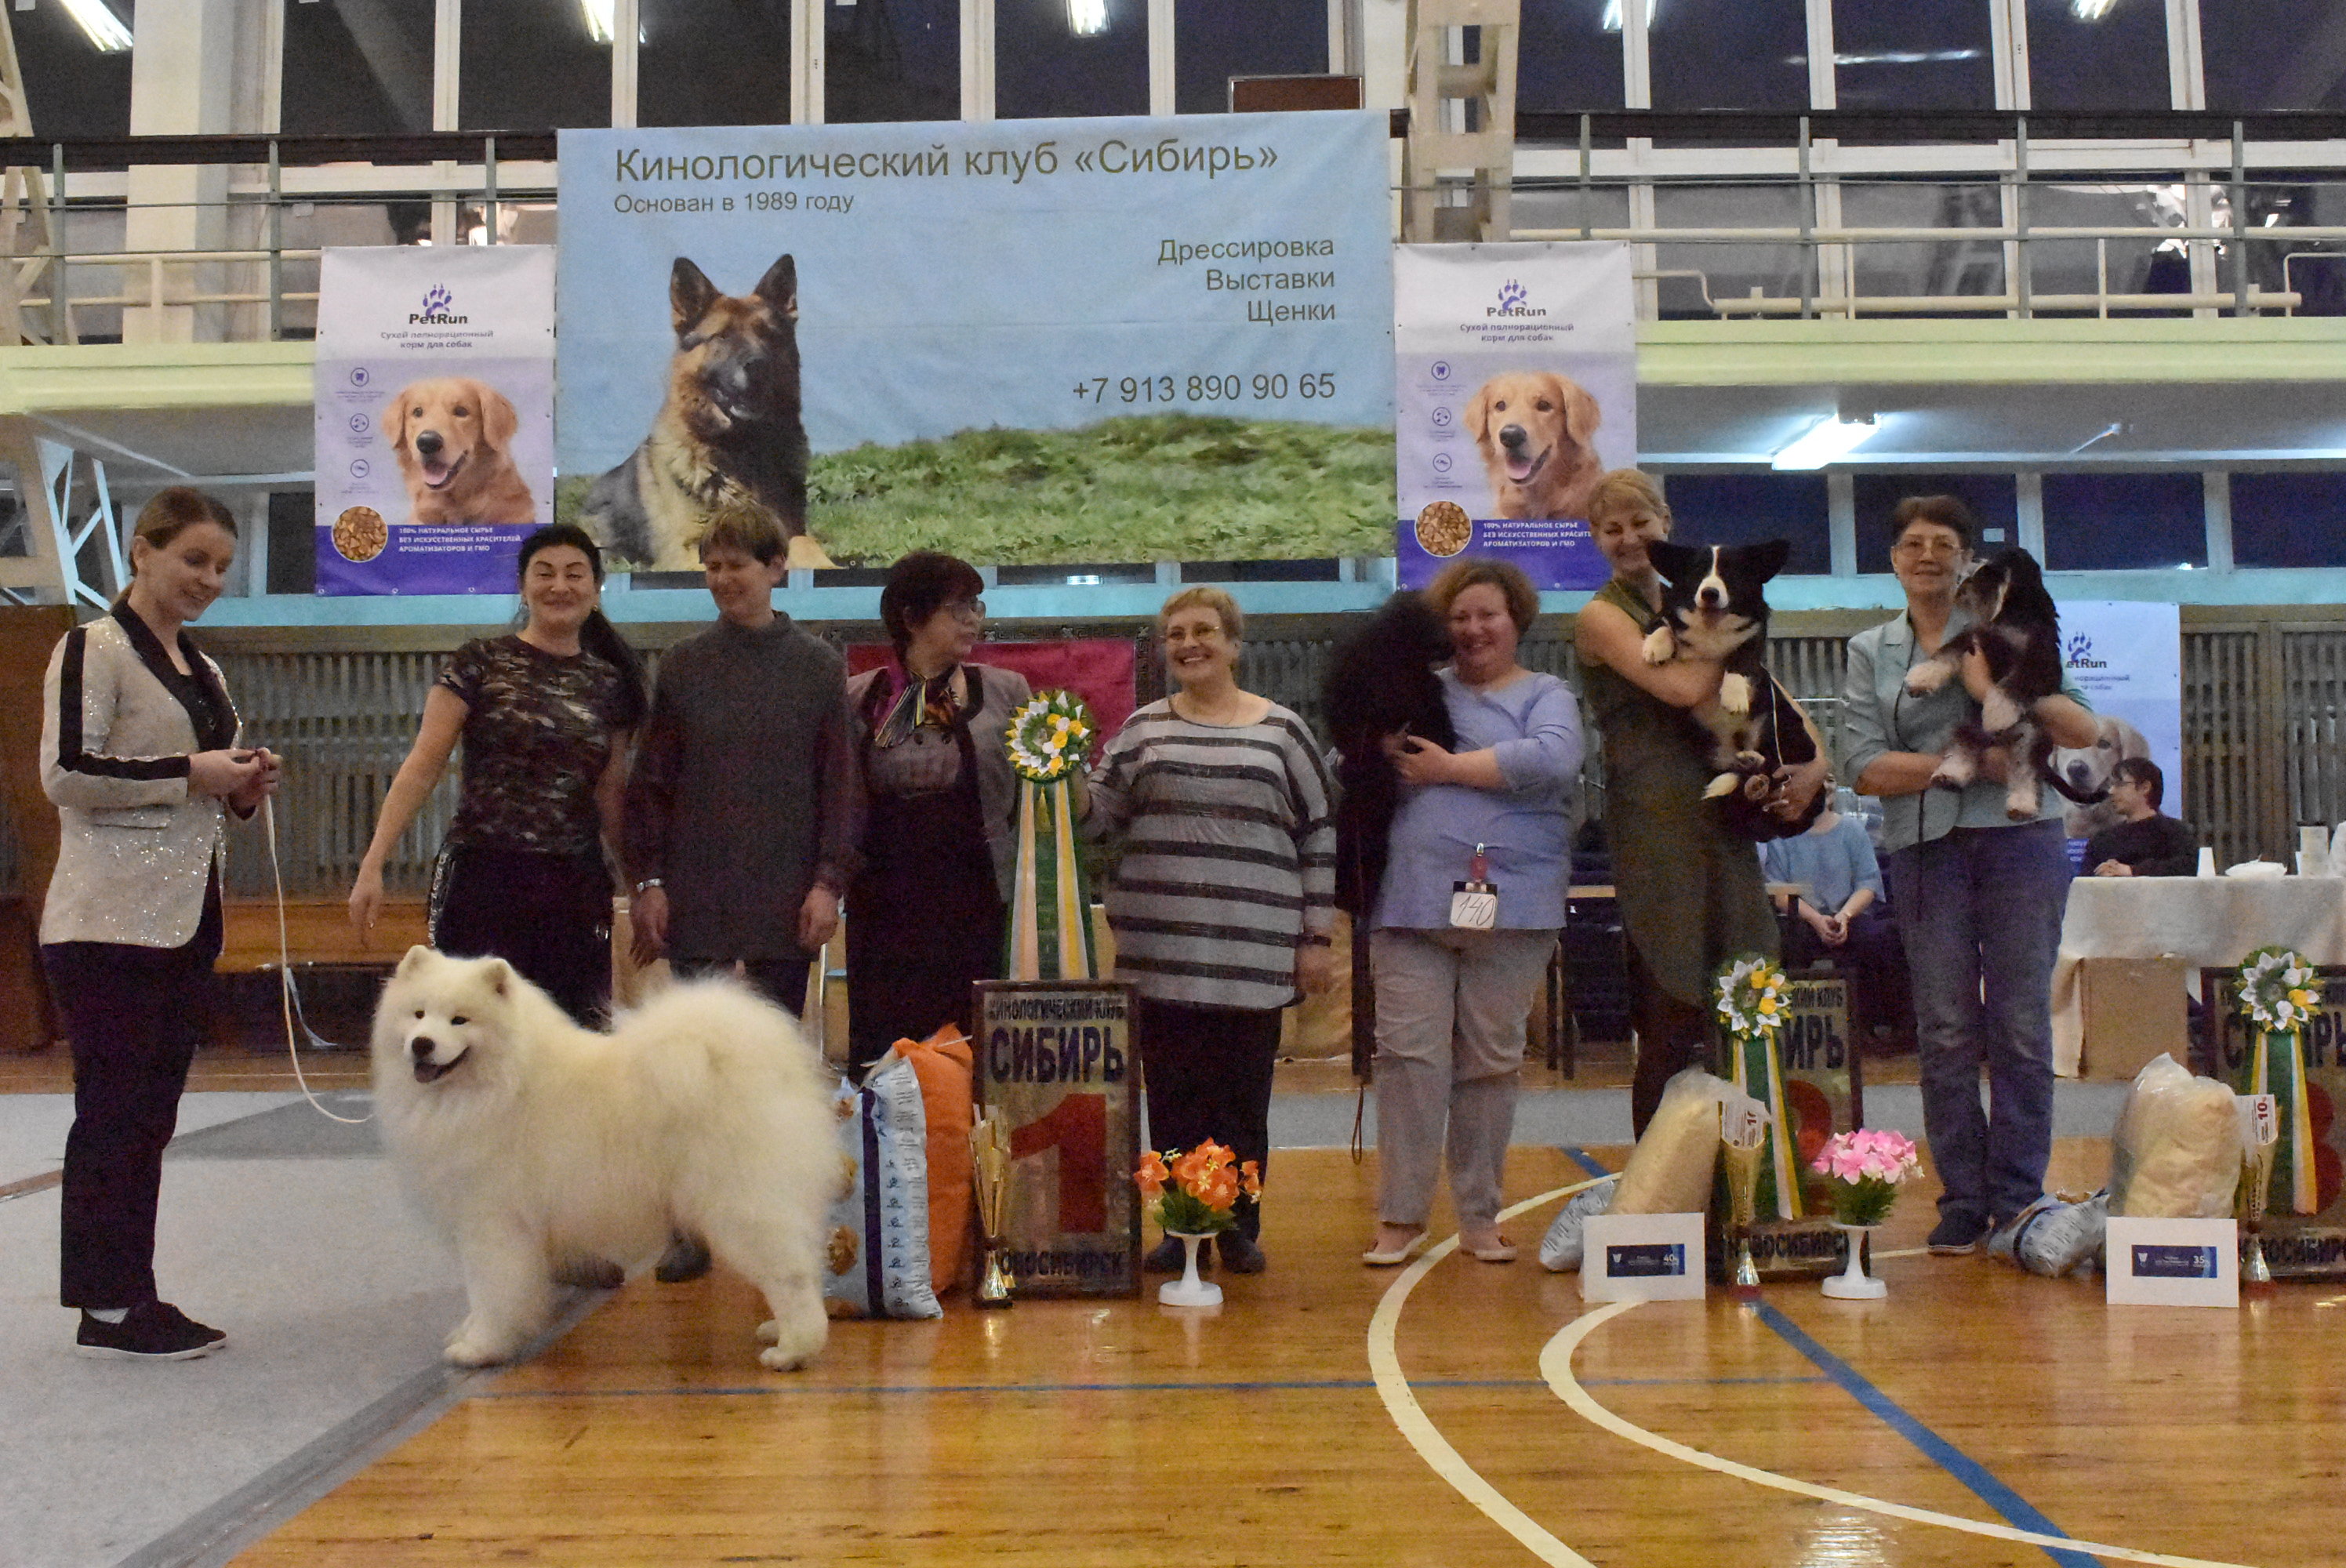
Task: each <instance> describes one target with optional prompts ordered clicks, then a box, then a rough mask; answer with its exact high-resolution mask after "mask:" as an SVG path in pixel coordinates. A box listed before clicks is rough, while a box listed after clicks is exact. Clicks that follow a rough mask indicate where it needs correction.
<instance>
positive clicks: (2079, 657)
mask: <svg viewBox="0 0 2346 1568" xmlns="http://www.w3.org/2000/svg"><path fill="white" fill-rule="evenodd" d="M2091 657H2094V639H2093V638H2091V637H2089V636H2086V634H2085V633H2083V632H2079V633H2077V634H2076V636H2072V637H2071V638H2070V639H2069V648H2068V662H2069V663H2071V664H2083V663H2084V662H2085V661H2086V660H2087V659H2089V658H2091Z"/></svg>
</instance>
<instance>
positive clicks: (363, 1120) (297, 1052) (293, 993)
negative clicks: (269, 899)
mask: <svg viewBox="0 0 2346 1568" xmlns="http://www.w3.org/2000/svg"><path fill="white" fill-rule="evenodd" d="M260 826H261V830H262V831H263V832H264V833H265V834H266V835H267V836H268V839H269V874H270V878H271V879H272V880H273V881H275V882H276V884H277V979H278V997H277V1001H278V1005H279V1006H280V1008H281V1009H282V1010H283V1013H284V1016H285V1054H287V1055H288V1056H290V1057H291V1058H292V1059H293V1081H294V1082H295V1083H297V1084H301V1094H302V1095H303V1097H305V1098H306V1099H308V1101H309V1102H310V1106H311V1109H312V1110H314V1111H316V1112H317V1113H318V1114H319V1115H321V1116H323V1117H325V1118H326V1119H327V1120H328V1121H331V1122H340V1123H342V1125H344V1126H346V1127H357V1126H363V1125H366V1124H367V1123H369V1122H372V1121H373V1120H374V1113H373V1112H372V1111H370V1112H368V1113H367V1114H366V1115H363V1116H342V1115H335V1114H334V1113H333V1112H331V1111H330V1110H328V1109H327V1108H326V1106H325V1103H324V1102H323V1101H321V1100H320V1099H319V1098H318V1096H317V1095H315V1094H313V1093H312V1092H311V1088H310V1080H309V1079H308V1078H307V1077H306V1076H304V1075H303V1074H302V1072H301V1046H300V1044H299V1043H298V1041H297V1039H296V1037H295V1035H294V1033H293V1024H294V1020H295V1019H297V1018H299V1019H301V1033H302V1034H303V1035H306V1036H308V1038H309V1041H310V1044H311V1048H312V1049H314V1050H319V1051H339V1050H342V1046H340V1045H337V1044H334V1043H333V1042H332V1041H331V1040H321V1039H320V1038H319V1036H318V1032H317V1031H316V1030H314V1029H312V1028H311V1027H310V1020H309V1019H308V1018H306V1017H303V1016H302V1013H301V991H300V990H299V989H298V988H296V987H295V985H294V983H293V951H292V941H291V937H290V936H289V935H288V934H287V932H286V928H285V869H284V867H283V866H281V865H280V863H279V862H278V859H277V811H276V802H275V801H274V800H272V799H268V798H265V797H264V798H263V799H262V800H261V802H260Z"/></svg>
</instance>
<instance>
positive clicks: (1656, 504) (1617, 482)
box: [1588, 468, 1671, 523]
mask: <svg viewBox="0 0 2346 1568" xmlns="http://www.w3.org/2000/svg"><path fill="white" fill-rule="evenodd" d="M1618 509H1627V510H1629V511H1633V512H1644V513H1648V514H1652V515H1653V516H1656V517H1658V518H1660V519H1661V520H1662V521H1663V522H1664V523H1668V522H1669V521H1670V520H1671V519H1670V508H1669V504H1668V502H1666V501H1664V500H1663V499H1662V488H1661V486H1660V485H1658V484H1655V483H1654V480H1653V476H1652V475H1651V474H1648V473H1640V472H1639V471H1638V470H1637V469H1634V468H1617V469H1614V470H1613V471H1612V472H1611V473H1607V474H1606V475H1604V476H1603V477H1602V478H1600V479H1598V480H1597V482H1596V488H1595V489H1594V490H1591V491H1590V492H1589V493H1588V517H1589V521H1591V522H1595V521H1596V515H1597V514H1598V513H1600V512H1611V511H1615V510H1618Z"/></svg>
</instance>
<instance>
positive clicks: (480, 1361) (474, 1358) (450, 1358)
mask: <svg viewBox="0 0 2346 1568" xmlns="http://www.w3.org/2000/svg"><path fill="white" fill-rule="evenodd" d="M444 1357H445V1359H446V1360H447V1362H448V1364H449V1365H450V1366H452V1367H494V1366H496V1365H497V1364H498V1363H500V1362H502V1361H507V1360H510V1359H512V1358H513V1351H512V1349H510V1348H509V1347H508V1346H507V1345H506V1344H505V1341H504V1340H502V1339H492V1338H490V1337H489V1336H487V1335H485V1334H477V1333H474V1332H473V1331H472V1330H470V1329H466V1330H465V1331H464V1332H463V1333H461V1334H459V1335H458V1336H457V1337H456V1338H455V1339H451V1340H449V1341H448V1349H447V1350H446V1351H445V1352H444Z"/></svg>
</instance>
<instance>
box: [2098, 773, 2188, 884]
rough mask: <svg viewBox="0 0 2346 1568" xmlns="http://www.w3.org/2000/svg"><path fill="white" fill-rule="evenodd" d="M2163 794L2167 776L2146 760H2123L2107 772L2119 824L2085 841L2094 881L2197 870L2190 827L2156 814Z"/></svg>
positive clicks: (2165, 874) (2170, 874) (2178, 873)
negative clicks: (2099, 878) (2106, 878)
mask: <svg viewBox="0 0 2346 1568" xmlns="http://www.w3.org/2000/svg"><path fill="white" fill-rule="evenodd" d="M2166 795H2167V779H2166V777H2165V775H2163V774H2161V773H2160V772H2159V770H2158V764H2157V763H2156V762H2153V761H2152V760H2151V759H2149V758H2147V757H2128V758H2125V759H2121V760H2120V761H2119V762H2118V764H2117V767H2115V768H2113V769H2110V805H2111V807H2112V808H2113V809H2116V810H2117V814H2118V818H2119V820H2118V824H2117V826H2116V827H2114V828H2105V829H2103V830H2101V831H2100V832H2098V833H2096V834H2095V835H2094V836H2093V837H2092V838H2090V839H2088V840H2086V861H2085V864H2086V870H2087V871H2090V872H2092V873H2093V874H2094V875H2095V876H2097V877H2188V876H2189V875H2190V874H2191V873H2192V872H2193V871H2195V870H2197V869H2198V861H2199V844H2198V840H2197V838H2195V837H2194V835H2193V834H2192V831H2191V828H2190V825H2189V824H2188V823H2185V822H2178V821H2177V820H2175V819H2174V818H2172V817H2162V816H2160V815H2159V812H2158V806H2159V802H2160V801H2161V800H2163V799H2166Z"/></svg>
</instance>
